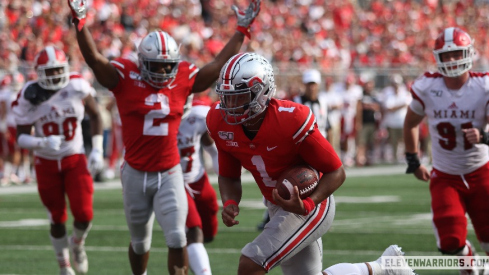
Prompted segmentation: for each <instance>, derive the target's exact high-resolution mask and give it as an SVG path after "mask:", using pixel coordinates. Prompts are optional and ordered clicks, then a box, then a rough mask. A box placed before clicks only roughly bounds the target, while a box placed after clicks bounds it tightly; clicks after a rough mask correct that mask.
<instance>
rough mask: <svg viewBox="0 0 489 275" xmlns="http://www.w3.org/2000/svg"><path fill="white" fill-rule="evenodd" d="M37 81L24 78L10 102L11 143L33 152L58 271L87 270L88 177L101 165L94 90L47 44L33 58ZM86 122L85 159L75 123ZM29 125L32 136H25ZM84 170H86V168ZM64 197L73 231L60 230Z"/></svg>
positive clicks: (99, 125)
mask: <svg viewBox="0 0 489 275" xmlns="http://www.w3.org/2000/svg"><path fill="white" fill-rule="evenodd" d="M35 69H36V71H37V75H38V80H37V81H29V82H28V83H26V85H25V86H24V87H23V89H22V91H21V92H20V93H19V95H18V97H17V99H16V100H15V101H14V102H13V103H12V112H13V113H14V116H15V122H16V124H17V143H18V145H19V146H20V147H22V148H26V149H30V150H33V151H34V156H35V168H36V175H37V185H38V190H39V196H40V197H41V201H42V203H43V204H44V206H45V207H46V209H47V210H48V212H49V218H50V222H51V229H50V237H51V242H52V244H53V247H54V251H55V253H56V258H57V260H58V263H59V266H60V274H62V275H63V274H67V275H74V274H75V273H74V271H73V269H72V268H71V264H70V257H69V252H68V251H69V250H70V251H71V253H72V256H73V263H74V267H75V269H76V270H77V271H78V272H79V273H82V274H85V273H87V271H88V261H87V255H86V253H85V249H84V243H85V238H86V237H87V234H88V231H89V230H90V227H91V221H92V218H93V206H92V205H93V181H92V177H91V176H90V171H91V172H92V174H95V173H96V172H98V171H100V170H101V169H102V168H103V155H102V153H103V152H102V150H103V149H102V119H101V116H100V112H99V109H98V105H97V103H96V102H95V99H94V98H93V97H92V94H94V93H95V90H94V89H93V88H92V87H91V86H90V84H89V83H88V82H87V81H86V80H84V79H83V78H82V77H81V76H80V75H79V74H77V73H71V74H70V71H69V65H68V60H67V58H66V55H65V53H64V52H63V51H61V50H59V49H57V48H55V47H52V46H47V47H46V48H44V49H43V50H42V51H41V52H40V53H39V54H38V55H37V56H36V58H35ZM85 112H86V113H87V114H88V115H89V117H90V121H91V125H92V126H91V127H92V128H91V134H92V143H93V149H92V151H91V153H90V156H89V159H88V168H89V169H87V159H86V157H85V149H84V146H83V137H82V130H81V121H82V119H83V117H84V115H85ZM33 127H34V132H35V136H33V135H31V132H32V128H33ZM89 170H90V171H89ZM65 196H67V197H68V199H69V201H70V208H71V212H72V214H73V217H74V222H73V234H72V236H71V237H70V238H68V237H67V234H66V226H65V222H66V220H67V213H66V201H65Z"/></svg>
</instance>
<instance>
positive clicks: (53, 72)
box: [46, 67, 65, 84]
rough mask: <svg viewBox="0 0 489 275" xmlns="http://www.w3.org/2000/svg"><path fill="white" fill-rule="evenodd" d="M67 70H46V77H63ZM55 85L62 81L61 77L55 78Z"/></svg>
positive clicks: (60, 68)
mask: <svg viewBox="0 0 489 275" xmlns="http://www.w3.org/2000/svg"><path fill="white" fill-rule="evenodd" d="M64 72H65V69H64V68H63V67H58V68H50V69H46V76H47V77H51V76H57V75H62V74H64ZM52 81H53V84H58V83H59V82H60V81H61V77H58V78H53V80H52Z"/></svg>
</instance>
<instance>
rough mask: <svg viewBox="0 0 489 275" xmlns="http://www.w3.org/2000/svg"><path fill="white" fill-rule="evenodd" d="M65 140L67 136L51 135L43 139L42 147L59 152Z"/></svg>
mask: <svg viewBox="0 0 489 275" xmlns="http://www.w3.org/2000/svg"><path fill="white" fill-rule="evenodd" d="M64 140H65V136H56V135H51V136H47V137H45V138H43V139H42V141H43V144H42V147H44V148H49V149H51V150H54V151H58V150H59V149H60V148H61V143H63V141H64Z"/></svg>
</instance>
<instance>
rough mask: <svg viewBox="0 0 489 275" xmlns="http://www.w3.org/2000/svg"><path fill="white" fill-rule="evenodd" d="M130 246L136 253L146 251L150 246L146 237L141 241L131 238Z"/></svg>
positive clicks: (140, 253)
mask: <svg viewBox="0 0 489 275" xmlns="http://www.w3.org/2000/svg"><path fill="white" fill-rule="evenodd" d="M131 246H132V250H134V253H136V254H138V255H143V254H144V253H146V252H148V251H149V249H150V248H151V240H149V239H146V240H142V241H138V240H134V239H133V240H131Z"/></svg>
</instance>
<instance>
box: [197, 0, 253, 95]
mask: <svg viewBox="0 0 489 275" xmlns="http://www.w3.org/2000/svg"><path fill="white" fill-rule="evenodd" d="M260 4H261V0H252V1H251V3H250V5H249V6H248V8H247V9H246V10H245V11H240V10H238V8H237V7H236V6H233V10H234V12H235V13H236V16H237V17H238V27H237V30H236V32H235V33H234V35H233V37H231V40H229V42H228V43H227V44H226V46H224V48H223V49H222V51H221V52H220V53H219V54H218V55H217V56H216V58H215V59H214V60H213V61H212V62H210V63H208V64H207V65H205V66H204V67H202V69H200V71H199V72H198V73H197V75H196V76H195V82H194V86H193V87H192V93H200V92H203V91H205V90H206V89H208V88H209V87H210V86H211V85H212V83H214V82H215V81H216V80H217V78H218V77H219V72H220V71H221V68H222V67H223V66H224V64H225V63H226V62H227V61H228V60H229V58H231V57H232V56H233V55H235V54H237V53H238V52H239V50H240V49H241V46H242V45H243V41H244V37H245V35H246V36H247V37H248V38H250V32H249V29H250V26H251V24H252V23H253V21H254V20H255V18H256V16H258V13H259V12H260Z"/></svg>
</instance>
